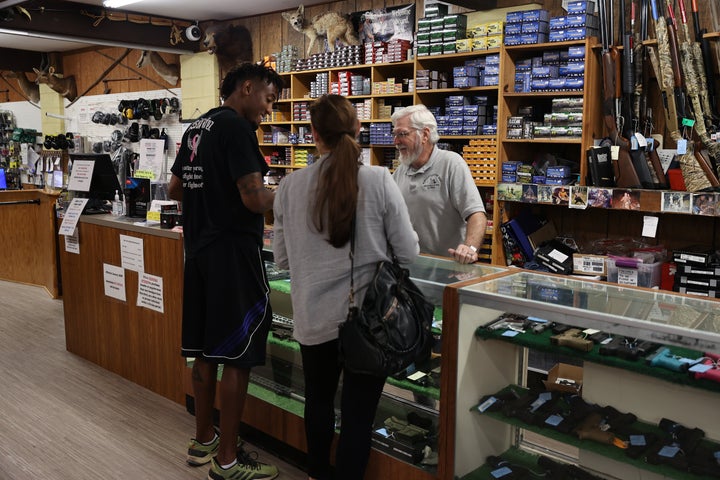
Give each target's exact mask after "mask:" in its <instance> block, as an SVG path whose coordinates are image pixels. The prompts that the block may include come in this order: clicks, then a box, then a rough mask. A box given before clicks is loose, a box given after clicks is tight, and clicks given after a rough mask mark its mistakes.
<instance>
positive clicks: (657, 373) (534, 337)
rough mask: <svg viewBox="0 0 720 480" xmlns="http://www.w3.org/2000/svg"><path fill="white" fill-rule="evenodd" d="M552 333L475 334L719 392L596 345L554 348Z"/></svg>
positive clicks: (689, 354) (690, 354) (686, 353)
mask: <svg viewBox="0 0 720 480" xmlns="http://www.w3.org/2000/svg"><path fill="white" fill-rule="evenodd" d="M552 335H553V333H552V332H551V331H550V330H546V331H544V332H542V333H539V334H535V333H532V332H531V331H527V332H525V333H520V334H518V335H515V336H514V337H504V336H503V330H502V329H500V330H487V329H485V328H482V327H478V328H477V329H476V330H475V336H476V338H480V339H493V340H501V341H503V342H508V343H512V344H515V345H520V346H523V347H527V348H532V349H534V350H539V351H542V352H550V353H557V354H560V355H566V356H569V357H574V358H580V359H583V360H585V361H588V362H593V363H598V364H601V365H608V366H610V367H617V368H622V369H624V370H629V371H632V372H637V373H641V374H643V375H647V376H650V377H655V378H660V379H662V380H666V381H668V382H672V383H677V384H681V385H688V386H691V387H695V388H700V389H703V390H709V391H711V392H720V383H717V382H713V381H711V380H707V379H704V378H700V379H695V378H694V377H692V376H691V375H690V374H688V373H682V372H673V371H671V370H667V369H665V368H661V367H653V366H650V365H648V364H647V363H646V362H645V359H644V358H639V359H638V360H635V361H630V360H624V359H622V358H619V357H612V356H608V355H600V346H599V345H595V346H594V347H593V349H592V350H591V351H589V352H581V351H579V350H574V349H572V348H570V347H565V346H559V345H553V344H551V343H550V337H551V336H552ZM670 350H671V351H672V352H673V353H674V354H676V355H680V356H682V357H686V358H693V359H695V358H699V357H702V356H703V354H702V352H699V351H697V350H690V349H688V348H682V347H675V346H673V347H670Z"/></svg>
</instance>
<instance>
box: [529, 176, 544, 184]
mask: <svg viewBox="0 0 720 480" xmlns="http://www.w3.org/2000/svg"><path fill="white" fill-rule="evenodd" d="M532 183H538V184H540V185H542V184H544V183H545V176H543V175H533V176H532Z"/></svg>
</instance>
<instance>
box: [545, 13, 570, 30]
mask: <svg viewBox="0 0 720 480" xmlns="http://www.w3.org/2000/svg"><path fill="white" fill-rule="evenodd" d="M548 26H549V27H550V30H562V29H564V28H567V17H564V16H563V17H552V18H551V19H550V22H548Z"/></svg>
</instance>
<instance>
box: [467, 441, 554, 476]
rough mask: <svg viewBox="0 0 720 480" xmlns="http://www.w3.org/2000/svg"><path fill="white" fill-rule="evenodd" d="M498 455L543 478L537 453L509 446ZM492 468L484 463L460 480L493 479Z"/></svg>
mask: <svg viewBox="0 0 720 480" xmlns="http://www.w3.org/2000/svg"><path fill="white" fill-rule="evenodd" d="M500 457H502V458H503V459H505V460H507V461H508V462H510V463H511V464H513V465H517V466H520V467H524V468H527V469H530V470H532V471H533V472H535V473H537V474H538V478H544V477H543V476H542V469H541V468H539V467H538V465H537V459H538V458H539V457H538V456H537V455H533V454H531V453H528V452H525V451H523V450H520V449H518V448H510V449H509V450H506V451H505V452H503V453H502V454H501V455H500ZM494 470H496V469H495V468H493V467H490V466H488V465H487V464H485V465H483V466H482V467H480V468H478V469H477V470H473V471H472V472H470V473H468V474H467V475H465V476H463V477H461V478H460V480H488V479H494V478H495V477H493V475H492V472H493V471H494ZM548 480H551V479H548Z"/></svg>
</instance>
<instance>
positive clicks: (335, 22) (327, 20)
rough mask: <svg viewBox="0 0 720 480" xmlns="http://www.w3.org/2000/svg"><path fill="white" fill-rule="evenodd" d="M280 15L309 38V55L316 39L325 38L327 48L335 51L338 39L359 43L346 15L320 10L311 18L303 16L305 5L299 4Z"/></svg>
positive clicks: (350, 43)
mask: <svg viewBox="0 0 720 480" xmlns="http://www.w3.org/2000/svg"><path fill="white" fill-rule="evenodd" d="M282 17H283V18H284V19H285V20H287V21H288V22H289V23H290V26H291V27H292V28H294V29H295V30H297V31H298V32H300V33H303V34H305V36H307V37H308V39H310V43H309V44H308V48H307V54H308V55H310V53H311V52H312V49H313V47H314V46H315V42H316V41H317V40H318V39H323V38H324V39H327V42H328V48H329V49H330V51H331V52H334V51H335V42H336V41H340V43H342V44H344V45H359V44H360V41H359V40H358V38H357V35H356V34H355V30H354V29H353V26H352V22H351V21H350V19H349V18H348V17H347V16H346V15H340V14H339V13H337V12H332V11H328V12H322V13H318V14H317V15H315V16H314V17H313V18H312V19H311V20H308V19H307V18H305V7H304V6H303V5H300V6H299V7H298V9H297V10H296V11H295V12H292V13H290V12H283V13H282Z"/></svg>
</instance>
